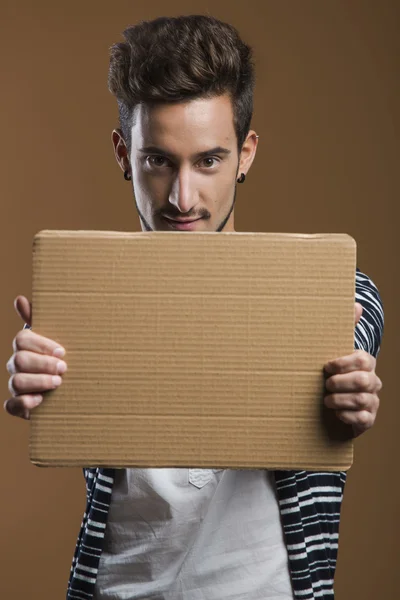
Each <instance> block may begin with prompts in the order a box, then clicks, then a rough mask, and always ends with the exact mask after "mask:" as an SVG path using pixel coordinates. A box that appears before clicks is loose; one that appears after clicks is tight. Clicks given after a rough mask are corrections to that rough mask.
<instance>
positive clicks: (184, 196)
mask: <svg viewBox="0 0 400 600" xmlns="http://www.w3.org/2000/svg"><path fill="white" fill-rule="evenodd" d="M169 202H170V203H171V204H173V205H174V206H175V207H176V208H177V209H178V210H179V212H181V213H188V212H190V211H191V209H192V208H193V207H194V206H195V205H196V204H197V193H196V191H195V189H194V185H193V181H192V179H191V177H190V173H188V172H187V171H183V170H181V171H179V172H178V173H177V174H176V177H175V179H174V181H173V184H172V188H171V191H170V194H169Z"/></svg>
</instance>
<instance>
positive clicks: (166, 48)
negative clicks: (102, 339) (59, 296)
mask: <svg viewBox="0 0 400 600" xmlns="http://www.w3.org/2000/svg"><path fill="white" fill-rule="evenodd" d="M124 35H125V42H124V43H121V44H116V45H115V46H113V48H112V51H111V62H110V71H109V88H110V90H111V92H112V93H113V94H114V95H115V96H116V98H117V102H118V107H119V114H120V125H121V129H120V130H115V131H114V132H113V135H112V139H113V144H114V149H115V155H116V159H117V161H118V163H119V165H120V167H121V169H122V171H123V173H124V177H125V179H126V180H127V181H132V185H133V190H134V197H135V202H136V208H137V210H138V213H139V216H140V221H141V226H142V229H143V230H146V231H153V230H164V231H176V230H178V231H181V230H184V231H234V203H235V197H236V184H237V183H242V182H244V180H245V176H246V175H247V172H248V170H249V168H250V166H251V164H252V162H253V159H254V156H255V153H256V149H257V141H258V136H257V135H256V133H255V131H253V130H252V129H250V122H251V117H252V106H253V83H254V76H253V67H252V62H251V50H250V48H249V47H248V46H247V45H246V44H244V43H243V42H242V41H241V40H240V38H239V36H238V34H237V32H236V30H234V29H233V27H231V26H230V25H227V24H225V23H222V22H220V21H217V20H216V19H213V18H211V17H205V16H189V17H180V18H161V19H157V20H155V21H150V22H142V23H140V24H139V25H137V26H135V27H130V28H129V29H127V30H126V31H125V33H124ZM177 268H179V265H177ZM356 300H357V304H356V310H355V313H356V315H355V321H356V328H355V348H356V350H355V351H354V353H353V354H351V355H350V356H346V357H342V358H338V359H336V360H332V361H331V362H330V363H329V364H327V365H326V374H327V383H326V387H327V395H326V398H325V402H326V405H327V406H328V407H329V408H331V409H332V410H335V411H336V414H337V416H338V418H339V419H341V420H343V421H345V422H346V423H350V424H352V425H353V429H354V434H355V435H359V434H360V433H362V432H363V431H365V430H366V429H368V428H369V427H370V426H371V425H372V424H373V422H374V420H375V416H376V412H377V409H378V403H379V400H378V396H377V393H378V392H379V390H380V388H381V385H382V384H381V381H380V380H379V378H378V377H377V376H376V374H375V362H376V361H375V358H374V357H376V355H377V353H378V351H379V346H380V340H381V335H382V330H383V310H382V305H381V302H380V298H379V294H378V291H377V289H376V287H375V285H374V284H373V283H372V282H371V281H370V279H369V278H368V277H367V276H366V275H363V274H362V273H360V271H359V270H357V273H356ZM16 305H17V310H18V312H19V314H20V315H21V316H22V318H23V319H24V320H25V321H26V322H27V323H28V324H29V323H30V319H31V310H30V306H29V302H28V300H27V299H26V298H23V297H19V298H18V299H17V302H16ZM361 313H362V315H361ZM332 327H334V324H332ZM14 350H15V353H14V354H13V356H12V358H11V359H10V361H9V363H8V369H9V372H10V374H11V378H10V391H11V394H12V398H10V399H9V400H8V401H7V402H6V405H5V406H6V409H7V410H8V411H9V412H10V413H12V414H15V415H19V416H24V417H26V418H29V411H30V410H32V409H34V407H35V406H37V405H38V404H39V403H40V402H41V400H42V392H44V391H46V390H49V389H53V388H54V387H56V386H57V385H60V384H61V377H60V375H62V374H63V373H64V372H65V370H66V368H67V365H66V363H65V362H64V361H63V360H61V359H62V358H63V356H64V354H65V351H64V350H63V349H62V348H57V344H56V343H55V342H54V341H52V340H47V339H45V338H43V337H41V336H39V335H38V334H35V333H34V332H32V331H29V330H24V331H21V332H20V333H19V334H18V335H17V337H16V339H15V342H14ZM334 358H335V357H332V359H334ZM85 477H86V481H87V508H86V512H85V515H84V518H83V523H82V528H81V532H80V534H79V537H78V542H77V547H76V553H75V557H74V560H73V565H72V569H71V577H70V581H69V586H68V593H67V598H68V599H70V600H72V599H79V600H91V599H96V600H106V599H109V600H111V599H113V600H128V599H129V600H133V599H139V598H152V599H157V600H161V599H166V598H168V599H169V600H178V599H184V600H200V599H208V600H211V599H215V600H217V599H218V600H222V599H226V600H228V599H229V600H234V599H239V598H240V599H246V600H261V599H263V600H267V599H268V600H278V599H280V600H281V599H288V598H302V599H303V600H307V599H310V598H321V597H323V598H328V597H329V598H332V597H333V577H334V572H335V564H336V556H337V548H338V529H339V514H340V506H341V500H342V493H343V487H344V483H345V479H346V475H345V473H309V472H305V471H301V472H298V471H289V472H276V471H275V472H267V471H263V470H241V471H240V470H211V469H203V470H201V469H126V470H124V469H121V470H114V469H100V468H99V469H95V468H93V469H85Z"/></svg>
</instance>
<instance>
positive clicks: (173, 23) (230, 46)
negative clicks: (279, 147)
mask: <svg viewBox="0 0 400 600" xmlns="http://www.w3.org/2000/svg"><path fill="white" fill-rule="evenodd" d="M123 35H124V38H125V42H121V43H117V44H114V45H113V46H112V47H111V51H110V54H111V56H110V68H109V75H108V87H109V90H110V92H111V93H112V94H114V96H115V97H116V98H117V102H118V109H119V119H120V126H121V129H122V133H123V136H124V138H125V141H126V143H127V145H128V148H130V142H131V140H130V130H131V126H132V114H133V109H134V108H135V106H137V105H138V104H140V103H169V102H183V101H187V100H193V99H195V98H201V97H203V98H204V97H205V98H212V97H215V96H220V95H223V94H229V96H230V98H231V101H232V107H233V115H234V127H235V131H236V136H237V141H238V148H239V152H240V150H241V148H242V145H243V143H244V141H245V139H246V136H247V134H248V132H249V129H250V123H251V117H252V113H253V89H254V67H253V62H252V50H251V48H250V47H249V46H248V45H247V44H245V43H244V42H243V41H242V40H241V39H240V37H239V34H238V32H237V30H236V29H235V28H234V27H233V26H232V25H229V24H228V23H224V22H222V21H219V20H218V19H215V18H214V17H209V16H205V15H189V16H181V17H160V18H158V19H154V20H152V21H141V22H140V23H138V24H137V25H134V26H132V27H128V29H126V30H125V31H124V32H123Z"/></svg>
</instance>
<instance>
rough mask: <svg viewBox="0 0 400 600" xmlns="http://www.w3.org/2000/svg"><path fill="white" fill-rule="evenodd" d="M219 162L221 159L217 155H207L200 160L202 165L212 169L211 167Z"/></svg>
mask: <svg viewBox="0 0 400 600" xmlns="http://www.w3.org/2000/svg"><path fill="white" fill-rule="evenodd" d="M218 163H219V159H218V158H217V157H216V156H206V157H205V158H203V159H202V160H201V161H200V165H201V166H202V167H206V168H207V169H210V168H211V167H216V166H217V164H218Z"/></svg>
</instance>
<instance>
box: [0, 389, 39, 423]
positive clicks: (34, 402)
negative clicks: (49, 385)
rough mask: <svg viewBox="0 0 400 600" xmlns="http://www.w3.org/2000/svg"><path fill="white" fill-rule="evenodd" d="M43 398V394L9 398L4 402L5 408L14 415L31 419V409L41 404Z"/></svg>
mask: <svg viewBox="0 0 400 600" xmlns="http://www.w3.org/2000/svg"><path fill="white" fill-rule="evenodd" d="M42 400H43V396H42V395H41V394H36V395H25V396H18V397H17V398H9V399H8V400H6V401H5V402H4V410H6V411H7V412H8V413H9V414H10V415H13V416H14V417H21V418H22V419H29V418H30V411H31V410H33V409H34V408H36V406H39V404H40V403H41V402H42Z"/></svg>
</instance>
